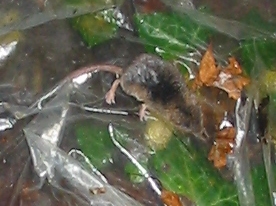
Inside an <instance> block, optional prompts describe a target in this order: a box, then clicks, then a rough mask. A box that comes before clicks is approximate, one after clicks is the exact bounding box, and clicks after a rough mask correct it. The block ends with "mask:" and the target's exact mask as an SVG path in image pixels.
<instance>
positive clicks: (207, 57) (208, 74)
mask: <svg viewBox="0 0 276 206" xmlns="http://www.w3.org/2000/svg"><path fill="white" fill-rule="evenodd" d="M218 75H219V69H218V68H217V67H216V62H215V58H214V55H213V52H212V46H209V47H208V49H207V51H206V52H205V54H204V55H203V58H202V60H201V62H200V66H199V74H198V77H199V80H200V81H201V82H202V83H203V84H205V85H206V86H212V85H213V83H214V81H215V80H216V79H217V77H218Z"/></svg>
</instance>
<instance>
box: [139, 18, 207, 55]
mask: <svg viewBox="0 0 276 206" xmlns="http://www.w3.org/2000/svg"><path fill="white" fill-rule="evenodd" d="M135 23H136V27H137V29H138V32H139V36H140V38H141V39H142V41H144V43H145V47H146V50H147V52H149V53H157V54H158V55H160V56H162V57H163V58H164V59H166V60H172V59H179V58H178V57H183V56H186V55H188V53H189V52H195V51H196V50H197V49H198V48H200V47H203V46H206V44H207V41H208V40H209V37H210V36H211V34H212V30H211V29H209V28H207V27H204V26H200V25H198V24H197V23H196V22H194V21H193V20H192V19H191V18H190V17H188V16H187V15H184V14H177V13H151V14H137V15H136V16H135Z"/></svg>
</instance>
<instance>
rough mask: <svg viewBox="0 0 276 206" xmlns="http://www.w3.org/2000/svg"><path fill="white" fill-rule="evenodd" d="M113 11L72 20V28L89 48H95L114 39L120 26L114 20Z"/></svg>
mask: <svg viewBox="0 0 276 206" xmlns="http://www.w3.org/2000/svg"><path fill="white" fill-rule="evenodd" d="M113 12H114V10H113V9H109V10H105V11H102V12H99V13H93V14H86V15H83V16H79V17H75V18H72V19H71V23H72V26H73V28H74V29H75V30H77V31H78V32H79V33H80V35H81V36H82V38H83V40H84V42H85V43H86V44H87V45H88V46H91V47H92V46H95V45H97V44H99V43H102V42H104V41H106V40H108V39H111V38H112V37H114V35H115V33H116V31H117V29H118V26H117V25H116V23H115V20H114V18H113Z"/></svg>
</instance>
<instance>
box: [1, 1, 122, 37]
mask: <svg viewBox="0 0 276 206" xmlns="http://www.w3.org/2000/svg"><path fill="white" fill-rule="evenodd" d="M82 2H83V4H79V3H78V2H77V1H76V2H74V1H70V0H69V1H66V0H58V1H51V0H35V1H33V2H26V1H20V0H16V1H5V2H2V3H1V4H0V8H1V9H0V19H1V21H0V35H3V34H6V33H8V32H11V31H14V30H24V29H27V28H31V27H34V26H37V25H40V24H43V23H46V22H48V21H52V20H55V19H65V18H70V17H74V16H79V15H81V14H86V13H91V12H93V11H99V10H102V9H106V8H111V7H113V6H118V5H119V3H120V2H115V1H111V0H106V1H98V0H96V1H85V0H84V1H82ZM79 5H81V6H79Z"/></svg>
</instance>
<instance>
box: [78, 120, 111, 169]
mask: <svg viewBox="0 0 276 206" xmlns="http://www.w3.org/2000/svg"><path fill="white" fill-rule="evenodd" d="M74 129H75V134H76V136H77V140H78V144H79V147H80V149H81V150H82V152H83V153H84V154H85V155H86V156H87V157H88V158H89V159H90V161H91V163H92V164H93V165H94V166H95V167H96V168H97V169H100V168H102V167H103V166H105V165H107V164H109V162H110V159H111V158H112V151H113V149H114V145H113V142H112V140H111V139H110V136H109V133H108V131H107V127H99V126H98V125H93V124H88V123H86V124H77V125H76V126H75V128H74Z"/></svg>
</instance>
